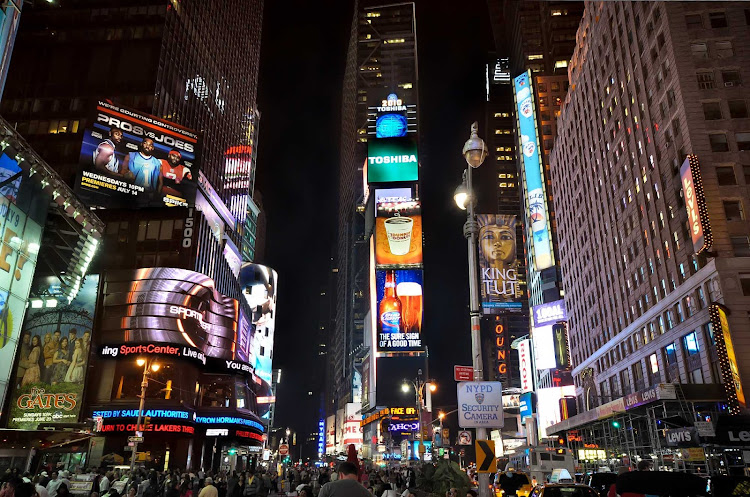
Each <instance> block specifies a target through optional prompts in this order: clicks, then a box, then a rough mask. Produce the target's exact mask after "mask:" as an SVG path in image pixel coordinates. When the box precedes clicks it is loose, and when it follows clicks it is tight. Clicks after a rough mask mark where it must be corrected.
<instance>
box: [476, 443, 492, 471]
mask: <svg viewBox="0 0 750 497" xmlns="http://www.w3.org/2000/svg"><path fill="white" fill-rule="evenodd" d="M474 448H475V449H476V453H477V472H479V473H497V459H495V441H494V440H477V441H476V443H475V444H474Z"/></svg>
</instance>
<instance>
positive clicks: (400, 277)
mask: <svg viewBox="0 0 750 497" xmlns="http://www.w3.org/2000/svg"><path fill="white" fill-rule="evenodd" d="M376 286H377V309H378V311H377V341H378V343H377V351H378V352H380V353H398V352H422V351H423V350H424V345H423V343H422V312H423V308H424V306H423V302H422V270H420V269H387V270H378V271H377V274H376Z"/></svg>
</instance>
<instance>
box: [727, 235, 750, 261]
mask: <svg viewBox="0 0 750 497" xmlns="http://www.w3.org/2000/svg"><path fill="white" fill-rule="evenodd" d="M729 239H730V240H731V241H732V250H733V251H734V256H735V257H750V237H747V236H732V237H729Z"/></svg>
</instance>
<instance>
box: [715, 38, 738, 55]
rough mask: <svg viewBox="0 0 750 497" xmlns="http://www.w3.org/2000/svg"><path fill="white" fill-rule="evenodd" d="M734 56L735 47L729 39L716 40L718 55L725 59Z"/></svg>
mask: <svg viewBox="0 0 750 497" xmlns="http://www.w3.org/2000/svg"><path fill="white" fill-rule="evenodd" d="M732 56H734V47H733V46H732V42H731V41H729V40H725V41H717V42H716V57H718V58H720V59H723V58H727V57H732Z"/></svg>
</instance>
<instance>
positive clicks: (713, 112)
mask: <svg viewBox="0 0 750 497" xmlns="http://www.w3.org/2000/svg"><path fill="white" fill-rule="evenodd" d="M703 117H704V118H705V119H706V120H707V121H713V120H716V119H721V118H722V115H721V103H720V102H703Z"/></svg>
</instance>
